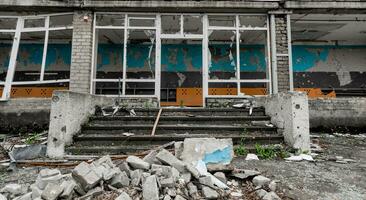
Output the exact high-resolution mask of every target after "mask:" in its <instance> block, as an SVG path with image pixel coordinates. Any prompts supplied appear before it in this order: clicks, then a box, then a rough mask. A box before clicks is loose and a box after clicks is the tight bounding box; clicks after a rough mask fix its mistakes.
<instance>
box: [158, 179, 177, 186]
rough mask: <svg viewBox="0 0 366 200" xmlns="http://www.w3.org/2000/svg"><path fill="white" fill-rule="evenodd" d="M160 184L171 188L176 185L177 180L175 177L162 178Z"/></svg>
mask: <svg viewBox="0 0 366 200" xmlns="http://www.w3.org/2000/svg"><path fill="white" fill-rule="evenodd" d="M160 185H161V187H170V188H171V187H174V185H175V181H174V179H173V177H169V178H164V179H160Z"/></svg>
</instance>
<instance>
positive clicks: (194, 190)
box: [187, 182, 198, 196]
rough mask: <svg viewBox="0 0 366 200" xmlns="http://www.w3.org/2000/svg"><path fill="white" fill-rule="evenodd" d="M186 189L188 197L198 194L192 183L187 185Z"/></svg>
mask: <svg viewBox="0 0 366 200" xmlns="http://www.w3.org/2000/svg"><path fill="white" fill-rule="evenodd" d="M187 188H188V191H189V195H191V196H193V195H195V194H197V193H198V189H197V186H196V185H194V184H193V183H192V182H190V183H188V184H187Z"/></svg>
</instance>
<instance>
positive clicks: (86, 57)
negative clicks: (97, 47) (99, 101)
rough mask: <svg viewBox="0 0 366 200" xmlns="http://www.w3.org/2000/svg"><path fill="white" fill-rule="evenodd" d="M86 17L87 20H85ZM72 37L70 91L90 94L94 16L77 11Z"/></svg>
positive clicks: (87, 12)
mask: <svg viewBox="0 0 366 200" xmlns="http://www.w3.org/2000/svg"><path fill="white" fill-rule="evenodd" d="M84 16H86V17H87V19H84ZM73 27H74V31H73V36H72V57H71V68H70V90H71V91H73V92H81V93H90V74H91V69H92V66H91V58H92V52H93V49H92V48H93V47H92V45H93V14H92V12H90V11H75V12H74V21H73Z"/></svg>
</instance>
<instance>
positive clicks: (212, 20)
mask: <svg viewBox="0 0 366 200" xmlns="http://www.w3.org/2000/svg"><path fill="white" fill-rule="evenodd" d="M208 24H209V26H221V27H235V25H236V20H235V16H233V15H209V16H208Z"/></svg>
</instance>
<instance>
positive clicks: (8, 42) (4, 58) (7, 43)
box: [0, 33, 14, 95]
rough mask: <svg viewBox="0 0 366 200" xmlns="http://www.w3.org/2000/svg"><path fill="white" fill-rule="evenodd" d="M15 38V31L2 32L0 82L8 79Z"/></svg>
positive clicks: (0, 42) (0, 39) (0, 35)
mask: <svg viewBox="0 0 366 200" xmlns="http://www.w3.org/2000/svg"><path fill="white" fill-rule="evenodd" d="M13 39H14V33H0V82H3V81H5V79H6V74H7V72H8V66H9V61H10V53H11V49H12V46H13ZM1 87H2V86H0V88H1ZM0 95H1V94H0Z"/></svg>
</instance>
